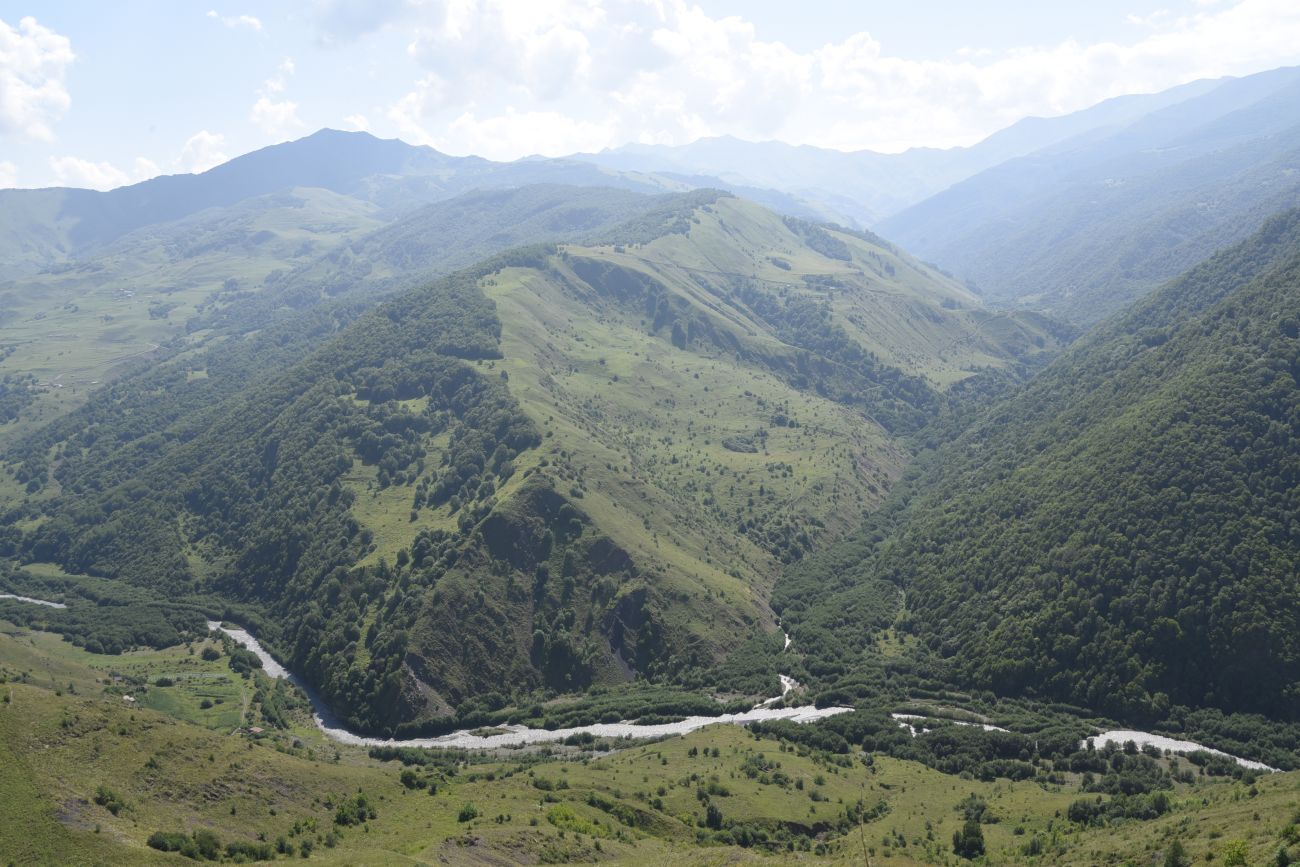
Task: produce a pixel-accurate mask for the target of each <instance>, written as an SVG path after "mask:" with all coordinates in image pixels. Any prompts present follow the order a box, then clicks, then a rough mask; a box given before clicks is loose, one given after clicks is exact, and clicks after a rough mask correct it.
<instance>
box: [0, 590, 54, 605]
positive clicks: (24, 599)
mask: <svg viewBox="0 0 1300 867" xmlns="http://www.w3.org/2000/svg"><path fill="white" fill-rule="evenodd" d="M0 599H16V600H18V601H19V602H30V603H32V604H33V605H44V606H46V607H47V608H67V607H68V606H66V605H64V604H63V603H62V602H48V601H46V600H44V599H33V598H32V597H30V596H18V595H17V594H14V593H0Z"/></svg>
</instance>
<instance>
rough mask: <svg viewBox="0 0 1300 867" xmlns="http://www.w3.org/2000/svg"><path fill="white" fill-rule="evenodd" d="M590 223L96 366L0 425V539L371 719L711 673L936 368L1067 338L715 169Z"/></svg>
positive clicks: (874, 458)
mask: <svg viewBox="0 0 1300 867" xmlns="http://www.w3.org/2000/svg"><path fill="white" fill-rule="evenodd" d="M605 240H607V242H608V243H606V244H603V245H595V246H583V247H579V246H566V247H562V248H554V247H541V248H527V249H523V250H519V251H516V252H513V253H510V254H506V255H504V256H502V257H499V258H497V259H495V260H489V261H488V262H486V263H482V264H480V265H478V266H475V267H474V268H473V269H470V270H468V271H463V272H460V273H458V274H456V275H454V276H452V277H449V278H446V279H444V280H441V281H438V282H436V283H434V284H432V285H429V286H425V287H423V288H420V289H417V290H413V291H410V292H406V293H401V294H399V295H397V296H395V297H393V298H392V299H391V300H388V301H385V302H384V303H382V304H380V305H379V306H378V307H377V308H375V309H374V310H372V311H370V312H368V313H366V314H364V315H363V316H361V317H360V318H358V319H357V320H356V321H355V322H354V323H353V324H351V325H348V326H347V327H346V328H344V329H343V330H342V331H341V332H339V333H338V335H337V336H336V337H333V338H328V337H322V336H320V335H319V333H318V332H319V330H320V328H322V327H329V322H328V321H324V322H322V321H321V317H327V316H328V311H323V312H322V313H321V314H320V315H319V316H317V315H313V316H309V317H305V318H302V319H297V320H290V321H287V322H286V324H284V325H283V326H282V327H280V328H278V329H270V330H268V332H267V333H266V334H258V335H253V336H251V337H249V338H247V339H244V340H241V341H227V342H225V343H218V344H216V345H215V346H214V347H212V348H210V349H208V350H206V352H204V353H196V354H194V355H192V356H191V355H179V356H177V357H176V358H175V360H174V361H173V363H171V364H170V365H167V366H165V368H164V369H162V370H160V371H155V372H153V373H152V374H150V375H143V376H141V377H139V378H128V379H124V380H122V381H121V382H119V383H117V384H115V385H114V386H112V387H111V388H109V389H106V390H103V391H102V392H99V393H96V394H95V395H93V396H92V397H91V399H90V401H89V402H88V403H87V404H86V406H85V407H84V408H83V409H82V410H79V411H77V412H76V413H73V414H71V415H69V416H67V417H66V419H65V420H63V421H60V422H57V423H55V424H54V425H51V426H49V427H47V428H46V429H45V430H43V431H40V432H37V433H35V434H33V435H31V436H29V437H28V438H26V439H25V440H23V441H21V442H20V443H19V445H18V446H17V447H16V448H15V449H13V450H11V454H10V457H11V460H10V462H9V464H8V469H9V471H10V472H12V473H13V476H12V478H13V484H15V486H16V487H18V486H21V487H22V488H25V490H26V491H27V494H26V497H25V499H21V500H17V499H16V500H15V502H14V504H13V505H12V506H11V510H10V513H9V515H10V517H9V520H8V522H7V523H8V524H9V527H10V529H9V530H8V531H7V533H8V537H7V538H8V540H9V542H8V544H9V551H10V552H12V553H14V554H17V555H18V556H19V557H20V558H21V559H23V560H25V561H54V562H56V563H59V564H60V565H61V566H63V567H64V568H65V569H67V570H68V571H70V572H74V573H87V574H90V575H100V576H107V577H112V578H116V579H119V580H124V581H128V582H131V583H134V584H138V585H141V586H145V587H150V588H153V589H154V590H156V591H161V592H165V593H173V594H175V593H187V594H197V595H200V596H204V597H205V598H210V599H215V600H218V601H219V603H220V604H238V605H240V606H242V608H241V610H243V611H245V612H248V613H249V614H250V616H252V617H254V618H256V619H257V622H255V623H254V624H253V625H254V626H255V627H257V628H259V631H260V632H261V633H262V635H263V637H264V639H265V640H267V641H268V643H269V644H270V645H271V646H272V647H274V648H275V649H276V650H277V651H278V652H279V653H280V654H281V655H282V656H283V657H284V658H285V659H286V660H289V661H291V662H292V664H293V666H294V667H295V668H296V669H297V670H299V671H300V672H302V673H303V674H304V675H305V676H307V677H308V679H309V680H311V681H312V682H314V683H315V684H317V685H318V686H319V687H320V688H321V689H322V691H323V692H324V693H325V694H326V695H327V696H328V697H329V698H330V700H331V701H333V702H334V703H335V705H336V707H338V708H339V709H340V710H341V711H342V712H343V713H344V714H345V716H348V717H349V718H350V719H351V721H352V722H353V723H354V724H355V725H358V726H360V727H363V728H369V729H372V730H373V729H377V728H379V727H380V726H393V725H398V724H408V725H417V726H424V727H429V726H435V727H436V726H439V725H446V724H448V723H447V719H448V717H447V715H448V714H449V713H450V711H451V710H452V709H453V708H457V709H460V710H461V712H462V715H465V714H472V713H474V712H476V708H478V707H479V705H477V704H475V702H474V701H472V699H483V700H484V701H486V702H487V704H488V705H496V706H499V705H500V703H502V702H523V701H526V700H527V698H528V696H529V695H530V694H532V692H533V691H534V690H539V689H544V688H545V689H550V690H559V691H572V690H577V689H582V688H586V687H589V686H593V685H611V684H617V683H620V682H623V681H625V680H628V679H629V678H631V677H632V676H634V675H638V674H639V675H641V676H643V677H650V678H653V679H658V680H665V679H666V680H671V681H676V682H678V683H688V684H695V685H705V684H707V683H709V682H710V681H709V678H710V677H713V676H716V674H714V675H709V674H707V673H705V671H706V668H707V666H709V665H711V664H712V663H714V662H716V661H717V660H719V659H720V658H722V657H724V656H725V655H727V653H729V652H730V651H731V650H732V649H734V648H736V647H737V646H739V645H741V644H743V643H744V642H745V641H746V640H747V639H750V638H753V637H755V636H762V635H763V634H764V633H768V632H770V631H771V630H772V628H773V627H772V616H771V613H770V611H769V609H768V607H767V597H768V593H769V592H770V588H771V586H772V582H773V580H774V579H775V577H776V574H777V572H778V571H779V569H780V568H781V566H782V564H784V563H788V562H791V561H794V560H796V559H798V558H800V557H801V556H803V555H804V554H805V553H806V552H807V551H809V550H811V549H812V548H813V547H814V546H816V545H818V544H821V543H822V542H824V541H827V540H830V539H833V538H835V537H837V536H840V535H843V534H844V533H845V532H847V531H848V530H849V529H851V528H852V527H853V526H854V525H855V524H856V523H857V522H858V521H859V520H860V518H861V516H862V514H863V511H864V510H868V509H870V508H871V507H872V506H873V505H874V504H876V503H878V502H879V501H880V500H881V499H882V498H883V496H884V494H885V492H886V490H887V489H888V488H889V486H890V484H891V483H892V481H893V480H894V479H895V478H896V477H897V476H898V474H899V472H900V471H901V468H902V466H903V464H904V462H905V459H906V452H905V451H904V449H903V448H902V446H901V445H900V442H899V440H898V437H899V436H900V435H901V434H903V433H906V432H908V431H912V430H916V429H917V428H918V427H919V426H920V425H921V424H923V423H924V422H925V421H926V420H927V419H928V418H930V417H932V416H934V415H935V414H937V413H938V412H939V411H941V410H942V408H943V406H944V405H945V403H946V402H947V401H948V397H947V394H946V391H945V389H946V388H947V387H948V386H950V385H951V384H952V383H954V382H959V381H964V380H966V379H970V378H972V377H975V378H978V377H977V376H976V375H977V374H979V373H981V372H988V371H994V372H996V371H999V370H1000V371H1004V372H1006V373H1009V374H1012V375H1016V374H1018V373H1019V372H1021V371H1023V370H1024V369H1026V367H1027V366H1029V365H1032V364H1033V363H1035V362H1034V359H1035V358H1036V357H1038V356H1045V355H1047V354H1048V353H1050V352H1051V351H1053V350H1054V349H1055V348H1056V346H1057V344H1056V339H1055V337H1054V336H1053V332H1052V330H1051V328H1050V327H1049V325H1048V324H1047V323H1045V322H1044V321H1042V320H1041V319H1038V318H1035V317H1017V316H1006V315H993V314H989V313H987V312H985V311H983V310H982V309H980V308H979V307H978V306H977V305H975V303H974V301H973V299H972V298H971V296H970V295H969V293H968V292H966V290H965V289H963V288H962V287H961V286H959V285H958V284H956V283H954V282H953V281H951V280H949V279H948V278H945V277H943V276H942V275H940V274H938V273H937V272H934V271H933V270H930V269H928V268H926V267H925V266H922V265H920V264H919V263H917V262H916V261H915V260H913V259H911V258H910V257H907V256H906V255H905V254H903V253H901V252H900V251H898V250H897V249H895V248H893V247H891V246H889V245H886V244H884V243H883V242H881V241H879V240H878V239H875V238H874V237H873V236H869V235H855V234H852V233H847V232H843V231H839V230H834V229H827V228H823V227H819V226H815V225H813V224H808V223H803V222H800V221H797V220H793V219H790V218H782V217H779V216H777V215H775V214H772V213H771V212H769V211H765V210H763V209H762V208H759V207H757V206H755V205H752V204H749V203H746V202H743V201H742V200H739V199H734V198H731V197H728V196H723V195H719V194H705V193H700V194H692V195H691V196H689V197H686V198H684V199H678V200H670V201H667V202H665V203H662V204H661V205H660V206H659V207H658V208H657V209H652V210H650V211H649V212H647V213H646V214H645V215H644V216H643V217H641V218H638V219H637V220H634V221H633V222H631V223H628V224H626V225H625V226H624V227H623V228H621V229H618V230H616V231H614V232H612V233H611V234H610V235H609V237H607V238H606V239H605ZM315 341H323V345H320V348H319V349H317V350H315V351H314V352H310V351H309V352H308V354H306V355H305V357H303V356H298V357H299V358H302V360H301V361H296V360H295V358H294V353H295V352H298V351H299V349H298V347H302V348H303V349H309V348H310V347H311V346H312V345H314V342H315ZM315 345H319V344H315ZM286 347H287V348H286ZM275 362H279V363H287V364H288V367H287V370H285V372H283V373H268V371H274V370H275V369H276V367H275ZM214 370H225V371H227V372H229V373H230V375H227V376H222V377H221V378H220V381H221V382H224V383H226V384H225V385H212V384H208V385H205V383H211V382H212V380H213V376H212V372H213V371H214ZM195 373H204V374H206V376H197V377H196V376H194V375H193V374H195ZM159 377H161V378H162V379H161V380H160V379H159ZM190 389H194V392H193V394H194V395H196V396H193V397H191V396H190ZM767 676H768V677H769V678H771V674H770V672H769V674H768V675H767ZM733 686H734V684H733ZM774 686H775V685H774V684H768V683H766V682H764V681H760V682H759V683H758V687H757V689H755V690H754V691H766V690H767V689H771V688H774Z"/></svg>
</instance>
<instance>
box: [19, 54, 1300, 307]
mask: <svg viewBox="0 0 1300 867" xmlns="http://www.w3.org/2000/svg"><path fill="white" fill-rule="evenodd" d="M1298 133H1300V69H1295V68H1285V69H1278V70H1273V71H1271V72H1266V73H1260V74H1257V75H1252V76H1248V77H1245V78H1239V79H1220V80H1213V81H1209V80H1207V81H1196V82H1192V83H1189V84H1185V85H1181V86H1179V87H1175V88H1171V89H1169V90H1166V91H1163V92H1160V93H1156V94H1145V95H1133V96H1123V97H1118V98H1115V99H1111V100H1107V101H1105V102H1102V103H1100V104H1098V105H1096V106H1093V107H1091V108H1088V109H1085V110H1083V111H1078V112H1074V113H1072V114H1068V115H1064V116H1062V117H1056V118H1026V119H1024V120H1022V121H1020V122H1018V123H1016V124H1013V125H1012V126H1010V127H1008V128H1007V129H1004V130H1002V131H1000V132H998V133H995V134H994V135H992V136H989V137H988V138H987V139H985V140H984V141H982V142H979V143H978V144H976V145H973V146H971V147H965V148H952V149H948V150H937V149H932V148H914V149H912V150H909V151H905V152H903V153H899V154H881V153H875V152H871V151H857V152H852V153H846V152H842V151H835V150H827V149H824V148H816V147H810V146H806V145H804V146H793V145H787V144H783V143H781V142H745V141H741V140H738V139H735V138H730V137H725V136H724V137H720V138H711V139H702V140H700V141H697V142H694V143H692V144H688V145H684V146H680V147H667V146H657V145H626V146H624V147H620V148H616V149H613V150H608V151H603V152H601V153H597V154H574V155H572V156H570V157H565V158H559V159H546V158H539V157H531V158H527V159H522V160H518V161H515V162H510V163H498V162H492V161H489V160H484V159H480V158H478V157H452V156H448V155H446V154H441V153H439V152H437V151H435V150H433V149H432V148H428V147H413V146H410V145H407V144H404V143H402V142H400V141H396V140H388V141H385V140H380V139H376V138H374V137H373V136H370V135H368V134H366V133H345V132H338V131H335V130H321V131H320V132H317V133H315V134H313V135H311V136H308V137H306V138H304V139H300V140H298V141H293V142H287V143H285V144H281V145H275V146H272V147H267V148H263V149H262V150H259V151H256V152H254V153H250V154H246V155H244V156H241V157H238V158H236V159H234V160H231V161H230V162H228V163H225V164H223V165H221V166H217V167H216V168H214V169H211V170H209V171H207V172H204V173H202V174H198V175H174V176H166V177H159V178H155V179H153V180H150V181H145V182H143V183H140V184H134V185H132V186H128V187H122V188H119V189H116V190H112V191H110V192H95V191H91V190H73V189H43V190H0V278H3V277H5V276H11V277H12V276H18V275H23V274H32V273H36V272H39V271H41V270H46V269H49V268H57V267H60V266H62V265H65V264H67V263H68V262H71V261H75V260H78V259H82V258H84V257H86V256H87V255H91V254H93V253H94V252H95V251H97V250H100V249H102V248H103V247H104V245H106V244H108V243H109V242H111V241H113V240H115V239H117V238H119V237H121V236H122V235H124V234H126V233H129V232H131V231H133V230H136V229H140V228H143V227H146V226H150V225H157V224H160V223H164V222H168V221H174V220H177V219H180V218H183V217H187V216H190V215H192V214H195V213H198V212H200V211H202V210H204V209H207V208H213V207H226V206H230V205H233V204H235V203H237V202H240V201H243V200H246V199H249V198H251V197H257V196H264V195H269V194H272V193H277V192H282V191H285V190H287V189H292V188H316V189H322V190H328V191H330V192H332V193H335V194H339V195H343V196H347V197H348V198H350V199H353V200H356V201H359V202H364V203H366V204H367V205H368V206H369V208H368V210H369V211H370V215H371V216H372V217H373V218H374V219H376V220H378V221H380V222H387V221H390V220H392V219H395V218H396V217H398V216H400V215H402V214H405V213H409V212H410V211H412V210H414V209H415V208H417V207H420V206H422V205H426V204H429V203H432V202H436V201H440V200H443V199H447V198H450V197H451V196H455V195H459V194H461V193H466V192H469V191H471V190H489V189H505V188H514V187H520V186H525V185H530V184H538V183H550V184H565V185H579V186H603V187H613V188H618V189H623V190H628V191H632V192H641V193H665V192H683V191H686V190H691V189H702V188H713V189H721V190H724V191H727V192H731V193H733V194H735V195H739V196H743V197H745V198H748V199H750V200H752V201H755V202H757V203H759V204H761V205H764V206H765V207H768V208H771V209H773V210H776V211H778V212H780V213H783V214H787V215H790V216H795V217H800V218H803V219H810V220H814V221H822V222H832V223H838V224H842V225H844V226H847V227H850V228H866V227H871V228H873V229H875V230H876V231H878V232H880V233H881V234H883V235H884V236H885V237H888V238H891V239H893V240H895V241H897V242H899V243H901V244H902V245H903V246H904V247H905V248H907V249H909V250H911V251H913V252H915V253H917V254H918V255H920V256H922V257H923V258H925V259H928V260H932V261H934V262H935V263H937V264H938V265H940V266H942V267H943V268H945V269H946V270H948V271H950V272H952V273H954V274H955V275H957V276H958V277H960V278H962V279H966V280H969V281H971V285H972V286H974V287H976V289H977V291H980V292H982V293H984V294H985V296H986V297H987V299H988V300H989V301H991V302H993V303H995V304H1008V305H1018V306H1029V307H1034V308H1038V309H1042V310H1045V311H1049V312H1052V313H1055V314H1057V315H1059V316H1062V317H1065V318H1067V319H1071V320H1073V321H1076V322H1079V323H1089V322H1092V321H1095V320H1096V319H1098V318H1100V317H1101V316H1104V315H1106V314H1107V313H1109V312H1112V311H1114V310H1116V309H1118V308H1119V307H1121V306H1123V304H1125V303H1126V302H1127V301H1130V300H1132V299H1134V298H1136V297H1139V296H1140V295H1142V294H1143V293H1144V292H1146V291H1148V290H1149V289H1151V288H1153V287H1154V286H1155V285H1157V284H1158V283H1160V282H1161V281H1163V280H1166V279H1168V278H1170V277H1172V276H1174V275H1175V274H1177V273H1179V272H1180V271H1182V270H1183V269H1185V268H1187V267H1189V266H1190V265H1191V264H1193V263H1194V262H1196V261H1199V260H1200V259H1201V258H1203V257H1205V256H1207V255H1209V254H1210V253H1212V252H1213V251H1214V250H1216V249H1218V248H1219V247H1221V246H1223V245H1224V244H1229V243H1232V242H1234V241H1237V240H1240V239H1241V238H1243V237H1245V236H1246V235H1247V234H1249V233H1250V232H1251V231H1253V230H1254V229H1255V228H1257V227H1258V226H1259V224H1260V222H1261V221H1262V220H1263V219H1264V217H1266V216H1267V215H1268V214H1270V213H1273V212H1275V211H1277V210H1279V209H1282V208H1285V207H1288V206H1290V205H1292V204H1295V203H1296V195H1297V190H1298V189H1300V150H1298V149H1297V147H1293V146H1292V143H1293V142H1295V141H1297V140H1298V139H1300V135H1298Z"/></svg>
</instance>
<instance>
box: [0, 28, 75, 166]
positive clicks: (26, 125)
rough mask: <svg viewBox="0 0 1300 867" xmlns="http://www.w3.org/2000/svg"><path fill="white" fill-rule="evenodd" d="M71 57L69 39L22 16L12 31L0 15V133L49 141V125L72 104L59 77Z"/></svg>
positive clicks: (66, 68)
mask: <svg viewBox="0 0 1300 867" xmlns="http://www.w3.org/2000/svg"><path fill="white" fill-rule="evenodd" d="M75 59H76V55H74V54H73V53H72V43H71V42H70V41H69V40H68V37H66V36H62V35H60V34H58V33H55V32H54V31H53V30H50V29H49V28H48V27H43V26H42V25H40V24H39V23H37V21H36V19H35V18H32V17H26V18H23V19H22V20H20V21H19V22H18V27H17V29H15V28H13V27H10V26H9V25H8V24H7V23H5V21H4V20H3V19H0V135H8V134H11V133H18V134H20V135H24V136H27V137H29V138H33V139H38V140H41V141H50V140H53V138H54V132H53V130H51V129H50V124H51V123H53V122H54V121H56V120H58V119H59V118H60V117H62V116H63V114H64V113H65V112H66V111H67V110H68V108H69V106H71V104H72V97H71V96H70V95H69V94H68V88H67V84H66V83H65V81H64V77H65V76H66V74H67V71H68V67H69V66H71V65H72V62H73V61H74V60H75Z"/></svg>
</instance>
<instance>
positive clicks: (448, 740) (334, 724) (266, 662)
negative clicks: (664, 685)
mask: <svg viewBox="0 0 1300 867" xmlns="http://www.w3.org/2000/svg"><path fill="white" fill-rule="evenodd" d="M208 628H209V629H211V630H215V631H221V632H224V633H225V634H226V635H229V636H230V637H231V638H232V639H234V641H235V643H236V644H239V645H240V646H242V647H245V648H247V649H248V650H251V651H252V652H253V653H255V654H256V655H257V658H258V659H260V660H262V670H263V671H265V672H266V673H267V674H268V675H270V676H271V677H277V678H285V679H287V680H288V681H289V682H290V683H292V684H294V685H295V686H297V687H298V688H299V689H301V690H302V691H303V692H304V693H306V695H307V698H308V699H309V700H310V701H311V706H312V716H313V718H314V719H315V721H316V727H317V728H319V729H320V730H321V731H322V732H323V733H324V734H325V736H326V737H328V738H329V739H330V740H334V741H338V742H339V743H343V744H352V745H355V746H363V747H377V746H388V747H423V748H426V749H427V748H437V747H443V748H454V749H472V750H490V749H498V748H501V747H518V746H526V745H528V744H541V743H553V742H555V741H562V740H564V739H565V738H567V737H571V736H572V735H581V734H590V735H592V736H593V737H598V738H659V737H666V736H670V735H684V734H686V733H688V732H693V731H696V730H697V729H702V728H704V727H705V726H709V725H715V724H717V723H731V724H733V725H746V724H748V723H752V722H759V721H764V722H765V721H768V720H776V719H787V720H790V721H791V722H795V723H809V722H814V721H815V720H819V719H825V718H826V717H831V716H835V715H836V714H841V713H849V712H850V711H852V710H853V708H849V707H823V708H817V707H812V706H807V707H770V705H772V704H775V703H776V702H778V701H780V700H781V699H782V698H784V697H785V695H786V693H788V692H790V690H792V689H794V688H796V687H797V686H798V684H797V683H795V681H794V679H793V678H791V677H788V676H786V675H784V674H783V675H781V676H780V678H781V695H778V696H774V697H772V698H770V699H768V700H766V701H763V702H759V703H758V704H757V705H755V706H754V707H752V708H750V709H749V710H747V711H742V712H740V713H727V714H721V715H719V716H689V717H686V718H684V719H681V720H678V721H677V722H671V723H661V724H658V725H638V724H636V723H633V722H626V721H625V722H616V723H596V724H594V725H587V726H577V727H575V728H567V729H532V728H528V727H527V726H522V725H512V726H494V727H493V728H496V729H500V730H501V731H500V733H498V734H490V735H479V734H475V732H476V731H479V730H480V729H481V728H482V727H481V726H480V727H477V728H474V729H465V730H462V731H456V732H452V733H451V734H446V735H441V736H439V737H434V738H401V739H395V738H375V737H365V736H363V735H358V734H355V733H353V732H350V731H348V730H347V729H346V728H344V727H343V724H342V723H341V722H340V721H339V720H338V718H337V717H336V716H335V715H334V714H333V713H332V712H331V711H330V709H329V707H328V706H326V704H325V702H323V701H321V699H320V697H319V696H318V695H317V694H316V692H315V690H313V689H311V688H310V687H309V686H308V685H307V684H306V683H304V682H303V681H302V679H301V678H299V677H297V676H296V675H294V674H293V673H292V672H290V671H288V670H287V669H286V668H285V667H284V666H283V665H281V664H280V663H278V662H276V660H275V658H274V657H272V656H271V654H270V653H268V652H267V651H266V648H264V647H262V645H261V643H260V642H259V641H258V640H257V639H256V638H254V637H253V636H252V635H251V634H250V633H249V632H248V630H246V629H240V628H238V627H231V626H223V625H221V624H220V623H218V622H217V621H208Z"/></svg>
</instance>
